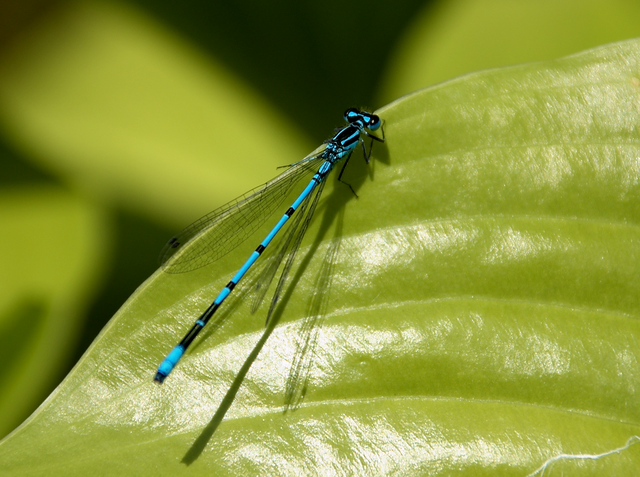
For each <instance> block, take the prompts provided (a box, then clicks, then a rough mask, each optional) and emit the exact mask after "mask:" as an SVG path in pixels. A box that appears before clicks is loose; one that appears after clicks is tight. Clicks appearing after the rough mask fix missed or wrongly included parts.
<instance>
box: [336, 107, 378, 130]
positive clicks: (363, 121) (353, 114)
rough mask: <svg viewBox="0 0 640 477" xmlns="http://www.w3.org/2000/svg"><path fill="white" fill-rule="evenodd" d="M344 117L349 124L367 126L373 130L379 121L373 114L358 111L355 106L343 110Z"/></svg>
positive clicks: (376, 127)
mask: <svg viewBox="0 0 640 477" xmlns="http://www.w3.org/2000/svg"><path fill="white" fill-rule="evenodd" d="M344 119H345V121H347V122H348V123H349V124H354V125H356V126H358V127H360V128H367V129H370V130H372V131H375V130H376V129H378V128H379V127H380V124H381V121H380V118H379V117H378V116H376V115H375V114H371V113H367V112H366V111H360V110H359V109H356V108H349V109H347V110H346V111H345V112H344Z"/></svg>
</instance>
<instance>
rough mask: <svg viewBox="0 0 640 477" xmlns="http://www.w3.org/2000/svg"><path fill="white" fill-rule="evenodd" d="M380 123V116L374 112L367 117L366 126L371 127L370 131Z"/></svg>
mask: <svg viewBox="0 0 640 477" xmlns="http://www.w3.org/2000/svg"><path fill="white" fill-rule="evenodd" d="M380 124H381V122H380V118H379V117H378V116H376V115H375V114H372V115H371V117H370V118H369V126H368V128H369V129H371V130H372V131H375V130H376V129H378V128H379V127H380Z"/></svg>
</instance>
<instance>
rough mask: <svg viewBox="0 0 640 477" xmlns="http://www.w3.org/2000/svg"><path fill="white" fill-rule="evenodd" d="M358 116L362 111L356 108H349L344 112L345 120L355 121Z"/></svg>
mask: <svg viewBox="0 0 640 477" xmlns="http://www.w3.org/2000/svg"><path fill="white" fill-rule="evenodd" d="M358 116H360V111H358V110H357V109H356V108H349V109H347V110H346V111H345V112H344V120H345V121H347V122H349V123H352V122H353V121H355V120H356V118H357V117H358Z"/></svg>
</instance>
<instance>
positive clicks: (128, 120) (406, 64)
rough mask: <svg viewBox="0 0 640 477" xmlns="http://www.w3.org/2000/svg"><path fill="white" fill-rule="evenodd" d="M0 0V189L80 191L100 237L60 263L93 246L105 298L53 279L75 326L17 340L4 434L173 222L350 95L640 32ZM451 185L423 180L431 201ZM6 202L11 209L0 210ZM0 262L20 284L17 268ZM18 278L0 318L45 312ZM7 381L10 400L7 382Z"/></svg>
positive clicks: (358, 101) (313, 135)
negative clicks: (46, 362)
mask: <svg viewBox="0 0 640 477" xmlns="http://www.w3.org/2000/svg"><path fill="white" fill-rule="evenodd" d="M136 6H137V7H136ZM138 7H141V8H138ZM0 8H3V9H4V10H3V12H2V13H3V14H2V15H0V18H4V19H5V20H4V21H0V25H3V27H4V30H3V34H2V38H4V45H3V46H2V49H1V50H0V134H1V135H2V137H1V138H0V142H2V143H3V151H5V152H6V153H4V154H3V155H2V160H1V161H0V168H1V169H0V184H2V187H3V189H7V188H11V191H12V194H13V193H14V191H15V192H17V193H18V194H17V195H16V197H18V199H15V198H12V199H11V200H12V201H14V200H20V199H19V198H20V197H22V198H23V199H21V200H25V201H26V204H27V205H29V204H32V203H33V201H30V200H29V199H28V196H29V195H30V194H33V195H34V197H36V198H37V197H42V194H43V193H44V194H45V197H46V193H47V191H50V186H51V185H55V187H56V190H59V189H60V190H62V191H63V193H65V194H69V197H70V198H71V200H73V201H80V203H82V204H84V205H83V206H82V208H83V210H84V211H85V214H88V216H90V217H92V218H91V219H86V218H85V219H83V220H85V222H87V223H89V224H93V228H94V232H93V233H88V232H87V233H79V234H77V235H78V237H80V238H79V240H81V241H82V240H91V241H92V243H91V244H89V243H82V245H78V246H74V247H70V248H68V252H64V250H67V249H64V250H63V249H61V248H58V249H56V250H57V252H56V253H57V254H59V257H58V259H59V260H61V263H76V260H78V257H82V256H81V255H80V254H81V253H82V252H81V250H90V251H92V253H91V254H88V255H86V257H85V259H86V260H85V263H84V266H86V267H90V268H91V269H92V272H91V276H92V277H93V278H91V279H87V284H90V283H96V284H97V283H105V285H104V286H103V288H102V291H101V292H100V293H99V295H98V296H97V297H96V296H95V286H84V287H79V286H76V285H73V284H72V280H70V281H69V282H65V281H64V280H61V283H69V285H68V286H69V290H67V293H66V296H67V297H74V300H75V305H74V310H75V313H76V315H77V317H78V318H77V319H75V318H73V317H71V316H67V317H66V319H69V320H71V321H73V322H74V323H75V325H74V327H75V330H70V331H69V335H68V338H66V339H64V340H52V341H51V342H50V343H49V344H44V342H42V343H43V347H42V348H38V350H37V351H36V348H37V345H35V344H34V343H35V342H34V341H29V340H26V341H25V343H24V346H25V350H24V352H23V351H20V350H16V352H15V353H14V355H15V356H14V358H13V359H14V361H15V362H16V363H17V364H16V367H15V369H16V370H17V369H21V370H24V373H25V374H24V375H23V376H21V377H19V378H18V377H16V378H15V379H16V381H15V382H16V383H17V382H18V380H22V381H21V382H23V381H25V380H26V381H30V382H31V383H38V385H37V386H36V385H33V386H32V388H31V389H30V390H26V389H23V390H21V391H19V393H18V394H17V395H18V396H20V397H24V402H23V403H20V407H15V408H12V407H11V406H8V405H7V406H2V407H0V409H2V412H3V413H4V412H6V413H7V414H8V415H11V416H12V417H11V419H8V420H7V421H6V422H7V423H10V424H7V427H6V428H5V430H4V432H8V431H10V429H11V427H12V426H13V425H15V424H16V423H17V422H19V420H20V418H19V417H17V416H18V414H17V413H22V414H23V417H26V415H27V414H28V413H29V411H28V410H26V408H25V404H24V403H27V402H31V404H29V406H30V407H31V409H33V408H34V406H35V405H36V404H37V402H39V401H41V400H42V399H43V398H44V397H45V396H46V395H47V394H48V393H49V391H50V390H51V388H52V386H53V385H54V384H55V381H58V380H60V379H61V378H62V377H63V376H64V374H65V373H66V371H67V370H68V369H69V366H70V365H71V364H73V361H74V358H77V357H78V356H79V354H81V353H82V352H83V351H84V349H86V347H87V346H88V345H89V343H90V342H91V341H92V340H93V338H94V337H95V335H96V334H97V332H98V331H99V330H100V329H101V328H102V327H103V326H104V324H105V323H106V321H107V320H108V319H109V318H110V317H111V315H112V314H113V313H114V312H115V311H116V310H117V309H118V308H119V307H120V305H122V303H123V302H124V301H125V299H126V298H127V297H128V296H129V295H130V294H131V293H132V292H133V290H134V289H135V288H136V286H138V285H139V284H140V283H142V281H143V280H144V279H145V278H146V277H147V276H148V275H149V274H150V273H151V272H152V271H153V270H154V268H155V266H156V262H155V258H156V256H157V253H158V251H159V250H160V248H161V247H162V244H163V242H164V241H165V240H166V238H167V237H169V236H170V235H171V233H172V232H174V231H175V230H177V229H179V228H180V227H182V226H184V225H186V224H188V223H189V222H190V221H192V220H193V219H195V218H197V217H198V216H199V215H201V214H203V213H205V212H207V211H209V210H211V209H213V208H215V207H216V206H217V205H220V204H221V203H223V202H224V201H226V200H228V199H231V198H232V197H233V196H235V195H237V194H239V193H241V192H243V191H244V190H246V189H249V188H251V187H253V186H255V185H257V184H259V183H261V182H264V181H266V180H267V179H269V178H270V177H272V176H273V174H274V173H275V172H276V171H275V166H277V165H282V164H285V163H290V162H291V161H292V160H295V158H298V157H302V156H303V155H305V154H306V153H308V152H309V151H310V150H311V149H313V147H315V145H317V143H318V142H319V141H321V140H323V139H325V138H326V137H327V136H328V135H329V134H330V132H331V128H332V127H333V126H337V125H339V118H340V115H341V113H342V111H343V110H344V109H345V107H347V106H353V105H367V106H371V107H379V106H381V105H382V104H383V103H384V102H387V101H391V100H393V99H395V98H397V97H398V96H401V95H403V94H406V93H409V92H410V91H412V90H415V89H418V88H421V87H425V86H428V85H430V84H432V83H434V82H437V81H442V80H444V79H448V78H450V77H452V76H455V75H458V74H463V73H467V72H471V71H473V70H476V69H479V68H486V67H497V66H502V65H505V64H513V63H519V62H524V61H531V60H541V59H551V58H555V57H558V56H562V55H565V54H569V53H573V52H576V51H579V50H582V49H585V48H589V47H593V46H597V45H598V44H602V43H607V42H611V41H616V40H622V39H626V38H631V37H634V36H639V35H640V26H639V25H640V22H638V19H640V18H639V17H640V12H639V11H638V6H637V4H636V3H633V2H630V1H623V0H617V1H613V2H612V1H607V2H605V1H601V0H600V1H596V0H592V1H587V2H584V1H581V2H577V1H565V2H556V3H554V2H515V3H514V2H506V1H489V0H485V1H478V0H476V1H471V0H465V1H462V0H460V1H446V2H445V1H442V2H436V3H428V4H424V2H418V1H403V2H394V5H393V6H390V5H389V4H388V3H387V2H381V1H380V2H376V1H370V2H364V1H361V2H349V3H347V4H345V3H344V2H309V3H300V2H294V1H289V2H269V3H264V2H257V1H246V2H210V3H207V4H206V5H204V4H203V3H202V2H196V1H191V2H189V1H187V2H180V4H176V3H175V2H169V1H157V2H153V1H139V2H130V3H129V5H128V6H127V5H125V4H121V3H115V2H24V3H23V4H22V8H18V7H17V6H16V5H15V4H8V3H7V4H2V6H1V7H0ZM420 9H421V10H420ZM419 11H420V12H421V13H420V14H417V13H418V12H419ZM5 13H6V14H5ZM8 19H15V21H10V20H8ZM19 19H22V20H24V21H23V22H20V21H18V20H19ZM21 24H22V25H24V26H23V27H19V26H18V25H21ZM375 98H380V99H379V100H378V101H376V100H375ZM292 158H293V159H292ZM442 184H447V182H446V181H444V182H442ZM34 186H35V187H34ZM45 186H46V187H45ZM41 188H44V189H43V190H44V192H42V191H39V189H41ZM19 189H24V190H19ZM447 193H448V192H447V191H446V190H442V191H437V190H432V191H431V192H429V194H432V195H433V196H434V197H433V200H434V201H436V200H438V199H437V197H438V196H442V195H447ZM493 193H494V194H496V195H499V194H500V191H499V190H494V191H493ZM36 202H37V201H36ZM45 202H46V200H45ZM462 203H463V202H458V203H457V204H458V206H459V205H460V204H462ZM396 207H400V208H403V207H408V209H407V210H411V208H410V207H409V206H408V204H404V203H403V204H397V205H396ZM72 209H73V207H71V208H70V209H69V210H70V213H69V217H70V220H77V217H76V218H75V219H74V215H73V213H72V212H71V210H72ZM10 210H11V208H10V207H7V208H5V207H2V208H0V214H4V213H5V211H6V213H7V214H9V211H10ZM20 210H23V211H25V212H24V213H25V214H27V212H26V211H28V210H34V212H33V214H34V215H33V216H34V219H38V220H39V219H40V216H39V215H38V213H36V212H35V210H36V208H32V209H29V207H27V206H25V207H22V208H21V209H20ZM28 213H29V214H31V213H32V212H28ZM59 221H60V223H61V224H64V223H65V222H64V220H63V219H62V218H61V219H60V220H59ZM2 223H3V224H6V225H3V227H6V229H7V230H10V229H11V227H12V226H11V225H10V222H9V221H7V222H2ZM66 227H70V228H71V229H72V230H73V227H74V226H72V225H71V224H67V225H66ZM95 230H105V231H104V233H100V234H96V233H95ZM5 235H6V232H5ZM96 235H100V236H103V237H106V238H107V240H104V241H102V240H97V239H96ZM8 236H9V238H10V239H13V240H14V241H17V240H21V239H19V238H14V237H15V236H14V235H13V234H9V235H8ZM111 238H113V239H111ZM69 243H75V242H73V241H70V242H69ZM25 244H28V249H34V250H35V248H38V247H39V246H38V245H37V244H31V243H29V242H25ZM7 248H8V249H11V248H12V245H11V244H9V245H7ZM28 249H27V250H28ZM43 250H46V248H43ZM67 254H68V255H67ZM19 256H21V255H20V254H19V253H17V252H16V253H15V256H14V257H13V258H14V259H15V257H19ZM34 256H35V257H38V256H39V254H38V253H36V252H34ZM105 257H109V260H108V266H107V267H105V266H104V260H105V259H106V258H105ZM25 263H26V264H28V266H27V265H25V266H24V269H23V272H22V273H24V274H26V275H29V274H31V275H34V276H37V275H38V274H40V273H44V275H45V276H46V275H47V272H46V268H47V266H46V263H43V264H42V265H40V264H39V263H36V261H27V262H25ZM41 266H42V268H43V270H40V267H41ZM2 269H3V271H6V273H7V278H6V280H8V281H12V280H13V277H12V276H11V274H10V272H9V270H11V269H12V268H11V267H10V266H9V265H7V266H4V265H2ZM69 270H70V271H72V270H73V267H69ZM83 273H88V272H86V271H85V272H83ZM460 273H463V272H462V271H460ZM77 276H82V275H77ZM87 276H88V275H87ZM14 281H15V284H16V286H15V287H13V288H9V289H5V291H4V292H3V293H5V295H6V296H3V297H2V299H1V300H0V303H2V308H1V309H0V316H2V317H3V318H2V320H3V322H4V321H6V322H7V323H12V322H14V323H15V321H16V320H21V319H24V318H21V317H24V316H36V315H38V316H40V315H42V316H44V315H43V313H44V312H43V311H42V310H47V309H48V308H47V304H46V303H45V302H46V299H45V298H42V296H43V294H42V293H40V292H39V291H38V290H36V291H34V287H33V286H32V285H31V284H28V283H26V284H24V285H20V284H21V281H19V280H14ZM25 297H26V298H25ZM33 297H35V298H33ZM91 302H93V306H88V305H87V304H88V303H91ZM82 316H85V317H86V320H88V321H86V322H85V324H84V325H83V324H82V320H81V319H80V317H82ZM43 320H44V321H43ZM44 322H47V321H46V320H45V319H44V318H41V319H39V321H38V323H44ZM69 323H70V322H65V321H63V322H61V323H60V325H59V326H60V329H62V328H65V329H66V328H67V327H69V326H70V325H69ZM12 329H15V328H12V327H11V326H9V325H7V326H6V327H3V328H1V329H0V333H5V331H6V333H7V334H6V335H3V336H6V337H7V339H5V338H4V337H3V340H4V341H7V342H13V341H15V340H14V339H13V338H12V336H14V335H13V333H14V332H13V331H7V330H12ZM43 329H44V328H43ZM79 332H82V333H83V337H82V338H81V339H80V344H79V348H78V350H75V351H74V349H73V343H74V341H75V340H77V338H76V337H77V334H78V333H79ZM52 337H53V336H52ZM4 341H3V342H4ZM47 346H49V348H47ZM50 346H58V348H57V349H56V350H55V351H53V350H51V348H50ZM49 352H50V353H52V355H51V356H52V359H51V363H52V366H53V363H56V362H57V363H58V364H57V365H56V366H59V370H58V372H57V373H56V371H51V372H49V375H50V376H51V381H50V382H46V380H42V379H38V375H37V373H36V372H37V371H38V370H35V371H34V368H33V367H29V366H28V365H27V364H26V363H28V362H34V361H33V360H34V359H35V357H36V356H37V360H39V359H41V358H40V357H41V356H47V353H49ZM37 353H39V354H37ZM56 355H57V356H59V358H55V359H54V356H56ZM65 357H66V358H65ZM37 360H36V361H37ZM20 361H23V364H22V365H19V362H20ZM39 371H42V370H39ZM30 373H34V374H33V375H31V374H30ZM14 375H15V376H17V374H14ZM14 375H12V376H14ZM7 382H10V381H7ZM2 386H3V388H2V389H0V395H1V393H2V391H4V390H5V389H9V388H8V387H5V386H9V385H8V384H6V385H5V384H3V385H2ZM38 386H39V387H38ZM15 389H19V388H18V387H16V388H15ZM1 432H2V431H1V430H0V433H1Z"/></svg>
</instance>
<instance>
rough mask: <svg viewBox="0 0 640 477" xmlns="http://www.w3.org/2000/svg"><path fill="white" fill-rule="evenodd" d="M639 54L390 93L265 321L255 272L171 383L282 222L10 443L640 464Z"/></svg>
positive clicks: (216, 457) (599, 466)
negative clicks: (378, 131) (168, 368)
mask: <svg viewBox="0 0 640 477" xmlns="http://www.w3.org/2000/svg"><path fill="white" fill-rule="evenodd" d="M639 72H640V41H631V42H627V43H620V44H616V45H611V46H608V47H604V48H600V49H597V50H593V51H590V52H586V53H584V54H581V55H577V56H573V57H569V58H565V59H562V60H558V61H553V62H547V63H539V64H532V65H525V66H520V67H516V68H510V69H503V70H493V71H488V72H483V73H478V74H473V75H469V76H466V77H463V78H460V79H457V80H454V81H450V82H448V83H444V84H441V85H439V86H437V87H433V88H429V89H426V90H423V91H420V92H418V93H416V94H413V95H410V96H407V97H404V98H401V99H400V100H398V101H396V102H395V103H393V104H391V105H389V106H387V107H385V108H383V109H382V110H380V111H379V113H380V115H381V116H382V117H383V118H384V120H385V132H386V138H387V142H386V145H384V146H379V145H377V144H376V145H375V146H374V161H373V163H372V165H371V171H368V170H367V169H366V168H365V166H364V164H363V161H362V160H361V158H360V157H355V156H354V158H352V161H351V163H350V165H349V168H348V170H347V172H346V173H345V176H344V180H346V181H347V182H349V183H350V184H351V185H353V187H354V188H355V189H356V190H357V191H358V195H359V199H356V198H355V197H354V196H353V194H351V192H350V191H349V190H348V188H346V187H345V186H344V185H342V184H339V183H336V177H335V174H334V177H333V178H332V179H331V180H330V184H328V187H327V190H326V191H325V197H324V199H323V201H322V202H321V203H320V205H319V208H318V211H317V217H316V220H315V221H314V223H313V224H312V226H311V227H310V229H309V231H308V233H307V239H306V241H305V242H303V248H302V249H301V251H300V253H299V257H298V259H297V261H296V265H295V267H294V273H292V277H291V280H290V282H289V288H287V289H286V290H285V291H284V292H283V293H282V298H281V306H280V307H279V308H278V310H277V312H276V313H275V315H274V317H273V320H272V321H271V323H270V325H269V326H268V327H267V328H266V329H265V328H264V325H263V323H264V317H265V315H266V311H265V309H264V308H265V307H262V308H261V309H260V310H259V311H258V312H257V314H256V315H251V313H250V308H251V301H252V295H251V280H250V279H249V280H248V281H247V282H246V283H244V284H243V286H241V287H239V289H238V290H236V291H234V294H233V295H231V297H230V298H229V301H228V302H225V306H224V308H223V309H221V310H220V314H219V315H218V316H219V317H220V318H221V319H222V320H223V321H221V322H219V323H218V326H216V325H213V324H212V325H209V329H208V330H207V331H204V332H203V335H204V336H201V337H199V338H198V341H197V342H196V343H195V345H194V346H193V347H192V348H191V349H190V350H189V352H188V353H187V354H186V356H185V357H184V358H183V360H182V361H181V362H180V363H179V365H178V367H177V368H176V370H175V371H174V373H173V374H172V375H171V376H170V377H169V378H168V379H167V381H166V382H165V384H164V385H162V386H156V385H154V384H153V383H152V378H153V374H154V372H155V369H156V367H157V365H158V363H159V362H160V360H161V359H162V358H163V357H164V355H165V354H166V353H167V352H168V351H169V349H170V348H171V347H172V346H173V345H174V344H175V342H176V341H177V340H178V339H180V337H182V335H183V333H184V332H185V331H186V330H187V329H188V327H189V326H190V325H191V323H192V322H193V321H194V319H195V318H196V317H197V315H198V314H199V313H200V312H201V310H203V309H204V308H205V307H206V306H207V305H208V304H209V303H210V302H211V300H212V298H213V297H214V296H215V295H216V293H217V292H218V290H219V289H220V288H221V287H222V286H223V285H224V284H225V283H226V282H227V281H228V280H229V278H230V276H231V275H232V274H233V273H234V272H235V271H236V270H237V268H238V266H239V264H240V263H242V261H243V260H244V259H245V258H246V257H247V255H248V254H249V252H250V251H251V250H252V249H253V247H255V244H256V242H257V240H258V239H259V238H261V235H262V234H264V233H265V230H267V229H268V227H267V228H265V229H263V230H262V231H259V232H258V233H256V234H255V236H253V237H252V238H251V239H250V240H248V241H247V242H246V243H245V244H243V246H241V247H240V248H239V249H237V250H236V251H234V252H233V253H231V254H229V255H227V256H226V257H224V258H223V259H221V260H220V261H218V262H216V264H215V265H213V266H211V267H206V268H204V269H200V270H197V271H195V272H191V273H188V274H174V275H170V274H166V273H163V272H158V273H156V274H155V275H153V276H152V277H150V278H149V280H148V281H147V282H146V283H145V284H144V285H142V286H141V287H140V289H139V290H138V291H137V292H136V293H135V294H134V295H133V296H132V297H131V299H130V300H129V301H128V302H127V303H126V304H125V305H124V306H123V307H122V309H121V310H120V311H119V312H118V314H117V315H116V316H115V317H114V318H113V320H112V321H111V322H110V324H109V325H108V326H107V328H105V330H104V331H103V333H102V334H101V336H100V337H99V338H98V339H97V340H96V341H95V343H94V344H93V346H92V347H91V348H90V350H89V351H88V352H87V354H86V355H85V356H84V357H83V359H82V360H81V361H80V362H79V363H78V365H77V367H76V368H75V369H74V371H73V372H72V373H71V374H70V375H69V376H68V378H67V379H66V381H65V382H64V383H63V384H62V385H61V386H60V387H59V388H58V390H57V391H56V392H55V393H54V394H53V395H52V396H51V397H50V399H49V400H48V401H47V402H46V403H45V404H44V405H43V406H42V407H41V408H40V409H39V410H38V411H37V412H36V413H35V414H34V415H33V416H32V418H31V419H30V420H29V421H27V422H26V423H25V424H24V425H23V426H22V427H21V428H19V429H18V430H17V431H15V432H14V433H13V434H12V435H11V436H10V437H9V438H8V439H6V440H5V441H3V443H2V444H1V445H0V462H2V463H3V466H4V470H5V472H4V473H5V475H23V474H28V475H52V474H54V475H56V474H57V475H67V476H68V475H88V474H91V475H93V474H98V475H131V474H141V475H149V474H153V475H179V474H182V473H184V474H188V475H252V474H263V475H274V474H275V475H293V474H295V475H300V474H316V475H331V474H339V475H357V474H367V475H378V474H392V473H395V474H400V473H402V474H424V475H453V474H455V475H473V476H478V475H514V476H515V475H517V476H522V475H527V474H529V475H533V474H535V473H536V472H537V474H538V475H539V474H540V473H541V472H542V471H543V470H544V472H545V475H560V474H562V475H630V474H632V473H633V471H634V470H635V469H637V468H638V464H639V463H640V446H636V445H635V444H636V443H637V442H638V437H637V436H638V435H640V434H639V431H640V427H639V419H640V411H639V410H640V405H639V404H640V402H639V399H638V393H637V392H636V390H637V388H638V386H640V369H639V366H640V365H639V360H640V347H639V346H638V342H637V341H638V337H639V336H640V322H639V321H638V319H637V318H638V317H639V316H640V296H639V294H638V293H637V291H638V289H639V286H640V273H638V271H639V268H638V267H639V266H638V263H640V229H639V227H638V221H639V219H640V214H639V212H640V210H639V204H640V200H639V199H640V188H639V183H640V167H639V161H638V157H640V141H639V130H638V127H639V126H638V125H639V124H640V110H639V107H638V104H639V99H640V78H639V76H638V75H639ZM254 276H255V275H254ZM314 315H320V316H321V317H320V318H317V319H316V318H314ZM309 325H316V326H315V327H312V326H309ZM305 329H306V330H308V329H311V330H312V332H311V333H310V334H308V335H306V340H305V339H304V336H303V337H302V338H303V344H304V343H306V345H307V347H308V349H306V354H303V353H302V352H301V350H302V348H301V347H300V339H301V332H302V331H304V330H305ZM267 338H268V339H267ZM296 360H297V361H296ZM294 362H295V363H299V364H300V365H301V366H300V368H299V371H298V372H293V373H290V367H291V364H292V363H294ZM288 379H292V380H293V382H295V383H296V384H297V385H298V387H297V388H291V386H290V384H291V381H289V382H288ZM292 389H293V392H294V394H295V393H298V394H295V396H294V401H293V404H296V402H297V400H299V403H298V404H299V405H298V407H297V409H294V410H291V409H290V410H289V411H287V412H283V411H284V409H285V394H286V392H289V391H292ZM229 390H231V391H230V392H229V393H228V391H229ZM545 465H546V467H543V466H545Z"/></svg>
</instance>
